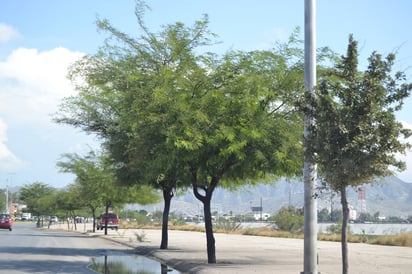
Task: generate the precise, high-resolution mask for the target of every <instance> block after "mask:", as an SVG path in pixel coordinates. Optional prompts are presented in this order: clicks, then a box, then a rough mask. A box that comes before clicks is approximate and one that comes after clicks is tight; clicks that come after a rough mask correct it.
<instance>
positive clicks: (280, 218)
mask: <svg viewBox="0 0 412 274" xmlns="http://www.w3.org/2000/svg"><path fill="white" fill-rule="evenodd" d="M302 213H303V212H302V210H301V209H298V208H296V207H294V206H288V207H282V208H281V209H280V210H279V211H278V213H277V214H276V215H275V217H274V221H275V223H276V225H277V227H278V228H279V229H280V230H284V231H289V232H299V231H302V229H303V214H302Z"/></svg>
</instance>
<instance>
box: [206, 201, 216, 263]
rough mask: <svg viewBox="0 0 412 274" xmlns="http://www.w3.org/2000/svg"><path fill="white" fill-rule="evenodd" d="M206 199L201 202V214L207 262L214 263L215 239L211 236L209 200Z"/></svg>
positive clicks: (211, 225)
mask: <svg viewBox="0 0 412 274" xmlns="http://www.w3.org/2000/svg"><path fill="white" fill-rule="evenodd" d="M210 196H211V195H210ZM210 198H211V197H206V199H204V201H203V214H204V215H205V229H206V243H207V262H208V263H209V264H215V263H216V248H215V237H214V236H213V224H212V213H211V210H210V200H211V199H210Z"/></svg>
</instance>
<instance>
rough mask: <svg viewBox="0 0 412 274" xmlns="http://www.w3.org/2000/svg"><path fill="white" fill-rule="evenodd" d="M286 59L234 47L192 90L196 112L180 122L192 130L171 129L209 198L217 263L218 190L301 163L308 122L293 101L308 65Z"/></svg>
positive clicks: (291, 170) (189, 102)
mask: <svg viewBox="0 0 412 274" xmlns="http://www.w3.org/2000/svg"><path fill="white" fill-rule="evenodd" d="M286 58H287V57H286V56H284V55H281V54H278V53H274V52H269V51H267V52H250V53H242V52H229V53H228V54H226V55H225V56H224V57H223V58H222V60H220V61H219V60H218V61H217V62H216V63H215V64H214V65H213V67H211V68H210V69H208V71H209V72H208V77H205V79H207V80H204V81H203V82H202V84H203V85H202V86H199V88H195V89H193V88H192V89H191V90H190V93H191V94H192V96H186V100H185V104H184V105H186V106H187V108H188V109H187V110H186V111H187V112H188V114H187V115H185V116H184V120H182V121H180V122H179V124H180V125H182V127H183V129H184V130H183V131H174V132H173V133H171V134H169V136H172V137H173V139H172V140H174V142H175V143H176V145H177V148H178V149H179V150H180V151H181V155H184V156H183V157H184V158H185V161H186V162H187V165H188V168H189V171H190V173H191V182H192V187H193V192H194V194H195V196H196V198H197V199H198V200H200V201H201V202H202V203H203V207H204V217H205V229H206V239H207V250H208V262H209V263H215V262H216V257H215V239H214V236H213V228H212V218H211V211H210V209H211V208H210V203H211V199H212V195H213V192H214V190H215V189H216V188H217V187H218V186H222V187H227V188H231V187H232V188H233V187H237V186H239V185H241V184H247V183H253V182H256V181H260V182H262V181H264V180H265V177H266V176H274V175H275V176H280V175H294V174H296V173H298V172H300V170H301V157H300V156H301V153H300V152H301V147H300V142H299V141H300V134H299V133H300V132H301V130H302V129H301V127H300V125H301V124H302V123H300V122H301V120H300V117H298V116H295V114H294V113H293V112H292V109H291V107H290V102H291V101H289V99H290V97H291V96H293V94H294V93H295V92H299V85H298V84H299V81H296V82H295V80H297V79H298V75H299V72H301V70H300V69H301V68H299V67H298V66H297V67H288V66H287V61H286V60H287V59H286ZM292 79H293V80H292ZM294 84H297V86H294ZM188 92H189V91H188ZM297 125H299V126H297ZM175 128H177V127H175ZM172 137H171V138H172ZM272 178H273V177H272Z"/></svg>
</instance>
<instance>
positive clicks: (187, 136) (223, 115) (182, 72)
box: [56, 5, 303, 263]
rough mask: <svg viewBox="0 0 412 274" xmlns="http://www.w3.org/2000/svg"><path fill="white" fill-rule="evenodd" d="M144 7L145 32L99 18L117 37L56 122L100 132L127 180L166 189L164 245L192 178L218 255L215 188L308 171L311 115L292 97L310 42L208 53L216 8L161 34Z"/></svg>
mask: <svg viewBox="0 0 412 274" xmlns="http://www.w3.org/2000/svg"><path fill="white" fill-rule="evenodd" d="M141 12H142V10H141V9H140V6H139V5H138V8H137V12H136V15H137V17H138V23H139V25H140V27H141V29H142V31H143V35H142V36H141V37H140V38H139V39H134V38H131V37H129V36H128V35H126V34H124V33H122V32H119V31H117V30H116V29H115V28H113V27H112V26H111V25H110V24H109V22H107V21H105V20H103V21H98V25H99V27H100V28H101V29H103V30H106V31H108V32H109V33H110V34H111V35H112V37H114V38H116V39H117V40H116V42H117V43H118V44H116V43H113V44H106V47H105V48H103V50H102V51H100V52H99V53H98V54H96V55H95V56H86V57H85V58H84V59H83V60H81V61H80V62H78V63H77V64H76V66H74V67H73V69H72V71H71V76H72V79H73V80H75V79H76V77H80V78H81V79H83V81H80V83H81V84H83V85H81V86H79V90H80V93H79V96H77V97H73V98H69V99H68V100H66V101H65V102H64V104H63V105H62V107H61V113H62V114H63V116H62V117H58V118H57V119H56V121H57V122H59V123H66V124H70V125H73V126H76V127H80V128H81V129H83V130H85V131H86V132H89V133H96V134H97V135H98V136H99V137H101V138H102V139H103V143H104V146H105V148H106V149H107V151H108V152H109V156H110V157H109V159H110V161H111V164H112V165H113V166H114V167H115V168H116V176H117V178H118V179H119V180H121V181H123V182H129V183H132V184H150V185H152V186H157V187H159V188H161V189H162V191H163V194H164V199H165V209H164V216H163V230H162V232H163V233H162V234H163V235H162V245H161V247H162V248H164V247H165V246H167V238H166V240H165V241H164V237H165V233H164V231H165V229H164V228H165V227H166V225H167V222H166V220H167V216H168V205H170V198H171V197H172V196H173V189H174V188H176V186H177V184H179V183H182V185H183V186H186V187H187V186H191V187H192V188H193V191H194V195H195V196H196V197H197V198H198V199H199V200H200V201H201V202H202V203H203V205H204V214H205V227H206V235H207V237H206V238H207V250H208V262H209V263H215V262H216V257H215V241H214V236H213V228H212V219H211V211H210V203H211V198H212V194H213V191H214V190H215V188H216V187H218V186H222V187H233V188H234V187H236V186H239V185H241V184H246V183H252V182H257V181H258V180H259V181H260V182H261V181H263V180H264V179H265V176H267V175H269V176H273V175H277V176H280V175H290V174H295V173H297V172H300V170H301V142H300V141H301V137H300V135H301V134H300V133H301V131H302V128H301V125H302V124H303V123H302V122H301V117H300V116H299V115H298V114H297V113H296V112H293V107H292V106H291V102H292V99H295V97H296V95H297V94H299V93H300V92H302V91H303V83H302V82H303V81H302V75H303V66H302V64H301V62H299V61H297V60H299V57H300V56H299V54H301V50H296V49H295V48H291V47H285V48H282V51H279V52H271V51H262V52H260V51H256V52H250V53H243V52H229V53H228V54H225V56H224V57H223V58H219V57H218V56H216V55H214V54H208V53H204V54H200V53H199V49H198V48H199V47H200V46H204V45H208V44H209V43H210V41H211V38H213V37H214V35H213V34H211V33H210V32H209V31H208V28H207V25H208V20H207V16H205V17H204V19H203V20H201V21H197V22H195V24H194V26H193V27H191V28H187V27H185V26H184V25H183V24H181V23H176V24H173V25H169V26H166V27H164V29H163V30H162V31H161V32H160V33H158V34H153V33H150V32H149V31H148V30H147V28H146V27H145V26H144V24H143V22H142V20H141V15H142V14H141ZM166 213H167V214H166ZM166 228H167V227H166ZM166 237H167V235H166Z"/></svg>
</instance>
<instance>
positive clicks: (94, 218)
mask: <svg viewBox="0 0 412 274" xmlns="http://www.w3.org/2000/svg"><path fill="white" fill-rule="evenodd" d="M91 209H92V216H93V233H95V232H96V208H94V207H92V208H91Z"/></svg>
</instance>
